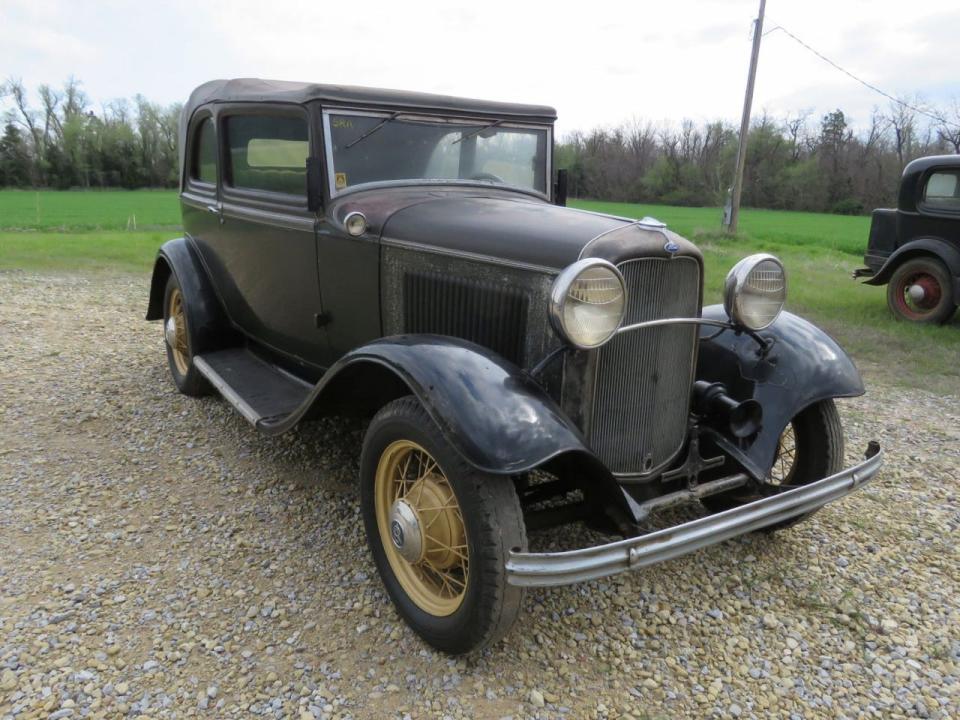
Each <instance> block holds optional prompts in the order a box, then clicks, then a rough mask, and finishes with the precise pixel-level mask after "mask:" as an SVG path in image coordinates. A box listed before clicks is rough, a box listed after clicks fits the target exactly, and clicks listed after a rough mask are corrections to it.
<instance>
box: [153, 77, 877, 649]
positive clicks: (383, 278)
mask: <svg viewBox="0 0 960 720" xmlns="http://www.w3.org/2000/svg"><path fill="white" fill-rule="evenodd" d="M554 120H555V113H554V111H553V109H552V108H549V107H540V106H532V105H519V104H505V103H497V102H483V101H478V100H467V99H460V98H452V97H445V96H438V95H425V94H419V93H407V92H396V91H389V90H373V89H366V88H356V87H342V86H334V85H316V84H305V83H292V82H275V81H265V80H228V81H214V82H210V83H207V84H205V85H202V86H200V87H199V88H197V89H196V90H195V91H194V93H193V94H192V95H191V97H190V99H189V101H188V102H187V104H186V106H185V108H184V111H183V118H182V124H181V138H180V140H181V151H180V152H181V165H182V173H181V192H180V198H181V205H182V210H183V226H184V230H185V235H184V237H182V238H179V239H176V240H172V241H170V242H168V243H166V244H165V245H164V246H163V247H162V248H161V249H160V252H159V255H158V257H157V260H156V265H155V266H154V272H153V281H152V287H151V291H150V301H149V310H148V312H147V319H149V320H163V323H164V326H163V327H164V338H165V340H166V351H167V359H168V361H169V366H170V372H171V374H172V376H173V380H174V382H175V383H176V385H177V387H178V388H179V389H180V390H181V391H182V392H183V393H186V394H188V395H200V394H203V393H206V392H209V391H211V390H216V391H217V392H218V393H220V394H221V395H222V396H223V397H224V398H225V399H226V400H227V401H228V402H229V403H231V404H232V405H233V406H234V407H235V408H236V409H237V410H238V411H239V412H240V413H241V414H242V415H243V416H244V417H245V418H246V419H247V420H249V421H250V423H252V424H253V425H254V426H255V427H256V428H257V429H258V430H259V431H261V432H263V433H266V434H276V433H282V432H285V431H288V430H290V429H292V428H294V427H295V426H296V425H297V424H298V423H300V422H302V421H306V420H310V419H312V418H316V417H319V416H321V415H327V414H332V413H338V414H339V413H353V414H360V415H363V416H366V417H368V418H370V423H369V426H368V429H367V432H366V438H365V440H364V443H363V450H362V456H361V470H360V479H359V480H360V488H361V493H360V497H361V503H362V515H363V519H364V524H365V528H366V534H367V539H368V542H369V545H370V550H371V552H372V555H373V559H374V561H375V563H376V566H377V569H378V570H379V572H380V575H381V577H382V579H383V582H384V585H385V586H386V589H387V591H388V592H389V594H390V596H391V598H392V599H393V601H394V603H395V604H396V606H397V609H398V610H399V612H400V614H401V615H402V616H403V617H404V619H405V620H406V621H407V622H408V623H409V624H410V625H411V626H412V627H413V628H414V629H415V630H416V631H417V632H418V633H419V634H420V635H421V636H422V637H423V638H425V639H426V640H427V641H428V642H429V643H431V644H433V645H434V646H436V647H438V648H441V649H444V650H446V651H449V652H466V651H469V650H472V649H475V648H478V647H482V646H484V645H486V644H488V643H490V642H491V641H493V640H495V639H497V638H499V637H500V636H502V635H503V634H504V633H505V632H506V631H507V629H508V628H509V627H510V626H511V624H512V623H513V621H514V619H515V618H516V617H517V614H518V613H519V610H520V607H521V600H522V596H523V589H524V587H527V586H537V585H541V586H542V585H558V584H564V583H572V582H577V581H583V580H590V579H593V578H599V577H603V576H605V575H610V574H613V573H618V572H621V571H624V570H629V569H635V568H640V567H643V566H645V565H649V564H651V563H656V562H660V561H663V560H667V559H669V558H673V557H677V556H679V555H682V554H684V553H688V552H691V551H694V550H696V549H698V548H702V547H704V546H707V545H711V544H714V543H718V542H721V541H723V540H725V539H727V538H731V537H734V536H736V535H740V534H742V533H746V532H750V531H754V530H759V529H771V528H777V527H782V526H784V525H786V524H789V523H791V522H795V521H796V520H798V519H801V518H803V517H806V516H808V515H809V514H810V513H812V512H813V511H815V510H817V509H818V508H820V507H821V506H823V505H824V504H826V503H828V502H830V501H832V500H836V499H838V498H840V497H842V496H844V495H846V494H847V493H849V492H851V491H852V490H854V489H856V488H858V487H860V486H861V485H862V484H863V483H865V482H867V481H868V480H870V479H871V478H872V477H873V476H874V475H875V474H876V472H877V470H878V468H879V467H880V463H881V453H880V451H879V448H878V447H877V446H876V445H875V444H874V443H871V445H870V447H869V448H868V449H867V452H866V458H865V460H864V461H863V462H861V463H860V464H857V465H855V466H853V467H848V468H844V465H843V457H844V454H843V431H842V428H841V425H840V418H839V415H838V413H837V409H836V407H835V405H834V398H838V397H850V396H854V395H859V394H861V393H863V384H862V382H861V379H860V376H859V374H858V372H857V370H856V368H855V367H854V365H853V363H852V362H851V361H850V359H849V358H848V357H847V355H846V354H845V353H844V352H843V350H842V349H841V348H840V347H838V346H837V344H836V343H835V342H834V341H833V340H832V339H831V338H830V337H828V336H827V335H826V334H825V333H824V332H822V331H821V330H819V329H817V328H816V327H814V326H813V325H811V324H810V323H808V322H807V321H805V320H803V319H801V318H799V317H797V316H795V315H792V314H790V313H788V312H785V311H783V305H784V302H785V300H786V290H787V282H786V274H785V271H784V268H783V266H782V265H781V263H780V261H779V260H777V258H775V257H773V256H771V255H754V256H751V257H748V258H745V259H744V260H742V261H741V262H740V263H738V264H737V265H736V266H735V267H734V268H733V269H732V270H731V271H730V274H729V275H728V277H727V283H726V288H725V302H724V304H723V305H721V306H709V307H703V258H702V255H701V253H700V252H699V250H698V249H697V248H696V246H694V245H693V244H692V243H690V242H688V241H687V240H685V239H684V238H682V237H680V236H679V235H677V234H675V233H673V232H670V231H669V230H668V229H667V228H666V227H665V226H664V225H663V223H660V222H658V221H656V220H654V219H652V218H644V219H643V220H639V221H634V220H630V219H625V218H619V217H612V216H609V215H601V214H596V213H589V212H583V211H580V210H574V209H568V208H566V207H563V205H564V204H565V198H564V195H565V175H564V174H563V173H557V172H555V171H554V168H553V122H554ZM684 503H692V504H694V505H702V506H705V507H706V508H707V510H708V511H709V513H708V514H706V515H704V516H702V517H699V518H697V519H694V520H690V521H687V522H683V523H680V524H674V525H671V526H668V527H666V528H664V527H662V523H661V525H660V527H658V525H657V523H656V518H657V513H658V511H661V510H663V509H664V508H670V507H674V506H676V505H679V504H684ZM577 521H580V522H586V523H589V524H590V525H591V526H592V527H594V528H597V529H599V530H602V531H606V532H608V533H614V534H619V535H621V536H622V538H623V539H621V540H617V541H615V542H610V543H608V544H601V545H598V546H594V547H580V548H572V549H564V550H560V551H557V552H549V553H534V552H530V551H529V549H528V545H527V532H528V531H533V530H537V529H540V528H545V527H550V526H556V525H559V524H562V523H569V522H577ZM330 541H331V542H337V541H338V539H337V538H330Z"/></svg>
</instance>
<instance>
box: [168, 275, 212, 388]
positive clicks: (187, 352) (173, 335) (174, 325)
mask: <svg viewBox="0 0 960 720" xmlns="http://www.w3.org/2000/svg"><path fill="white" fill-rule="evenodd" d="M186 303H187V298H186V297H185V296H184V294H183V290H181V289H180V285H179V284H178V283H177V278H176V276H175V275H174V274H173V273H170V277H169V278H168V279H167V287H166V289H165V290H164V293H163V339H164V340H165V344H166V346H167V364H168V365H169V366H170V374H171V375H172V376H173V382H174V383H175V384H176V386H177V389H178V390H179V391H180V392H182V393H183V394H184V395H191V396H195V397H196V396H199V395H206V394H207V393H208V392H210V384H209V383H208V382H207V379H206V378H205V377H203V375H201V374H200V371H199V370H197V368H196V367H195V366H194V364H193V352H192V348H193V347H194V346H195V345H196V342H195V339H194V337H193V335H192V334H191V333H190V325H189V324H188V323H187V310H186Z"/></svg>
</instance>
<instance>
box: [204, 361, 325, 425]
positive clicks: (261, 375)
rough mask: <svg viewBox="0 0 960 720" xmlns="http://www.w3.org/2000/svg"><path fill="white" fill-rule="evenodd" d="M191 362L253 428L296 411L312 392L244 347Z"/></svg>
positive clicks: (309, 387) (306, 385) (305, 385)
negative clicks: (262, 422)
mask: <svg viewBox="0 0 960 720" xmlns="http://www.w3.org/2000/svg"><path fill="white" fill-rule="evenodd" d="M193 362H194V364H195V365H196V367H197V370H199V371H200V374H201V375H203V376H204V377H205V378H206V379H207V380H209V381H210V384H211V385H213V387H215V388H216V389H217V392H219V393H220V394H221V395H222V396H223V398H224V399H225V400H226V401H227V402H229V403H230V404H231V405H233V407H235V408H236V409H237V411H238V412H239V413H240V414H241V415H243V416H244V417H245V418H246V419H247V420H248V421H249V422H250V423H251V424H252V425H253V426H254V427H257V425H258V424H259V423H260V422H261V421H265V420H270V419H275V418H282V417H285V416H287V415H289V414H290V413H292V412H293V411H295V410H297V409H298V408H299V407H300V406H301V404H303V402H304V401H305V400H306V398H307V396H308V395H309V394H310V391H311V390H312V389H313V386H312V385H308V384H307V383H305V382H303V381H302V380H299V379H297V378H295V377H294V376H293V375H291V374H290V373H288V372H286V371H285V370H283V369H281V368H279V367H277V366H276V365H272V364H270V363H269V362H267V361H266V360H264V359H262V358H260V357H257V356H256V355H254V354H253V353H252V352H250V351H249V350H246V349H244V348H231V349H229V350H218V351H217V352H212V353H207V354H205V355H197V356H196V357H194V358H193Z"/></svg>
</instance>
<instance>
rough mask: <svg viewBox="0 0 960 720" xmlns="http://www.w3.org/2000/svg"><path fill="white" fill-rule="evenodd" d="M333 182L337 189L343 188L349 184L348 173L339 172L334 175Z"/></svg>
mask: <svg viewBox="0 0 960 720" xmlns="http://www.w3.org/2000/svg"><path fill="white" fill-rule="evenodd" d="M333 184H334V186H335V187H336V188H337V190H343V189H344V188H345V187H346V186H347V174H346V173H337V174H336V175H335V176H334V180H333Z"/></svg>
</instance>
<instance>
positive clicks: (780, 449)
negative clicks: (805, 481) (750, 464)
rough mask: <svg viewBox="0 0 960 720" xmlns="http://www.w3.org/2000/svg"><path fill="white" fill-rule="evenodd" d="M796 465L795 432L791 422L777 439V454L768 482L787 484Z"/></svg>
mask: <svg viewBox="0 0 960 720" xmlns="http://www.w3.org/2000/svg"><path fill="white" fill-rule="evenodd" d="M796 465H797V432H796V430H795V429H794V427H793V423H792V422H791V423H789V424H788V425H787V427H786V428H784V431H783V433H781V435H780V439H779V440H778V441H777V454H776V456H775V457H774V461H773V467H772V468H770V477H769V482H770V483H772V484H773V485H788V484H790V480H791V479H792V478H793V470H794V468H795V467H796Z"/></svg>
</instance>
